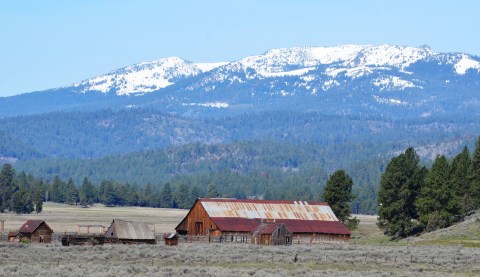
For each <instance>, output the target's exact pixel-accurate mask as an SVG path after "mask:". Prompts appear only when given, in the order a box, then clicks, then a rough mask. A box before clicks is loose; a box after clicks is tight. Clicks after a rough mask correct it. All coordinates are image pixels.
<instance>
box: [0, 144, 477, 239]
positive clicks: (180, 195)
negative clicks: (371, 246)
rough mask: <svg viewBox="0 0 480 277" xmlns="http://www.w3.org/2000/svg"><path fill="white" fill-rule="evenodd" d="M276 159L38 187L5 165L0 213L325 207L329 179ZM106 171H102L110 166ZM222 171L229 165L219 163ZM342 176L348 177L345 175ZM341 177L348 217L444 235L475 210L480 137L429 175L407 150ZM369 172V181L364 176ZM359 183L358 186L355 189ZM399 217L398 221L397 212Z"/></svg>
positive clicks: (401, 233) (388, 228)
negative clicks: (287, 202)
mask: <svg viewBox="0 0 480 277" xmlns="http://www.w3.org/2000/svg"><path fill="white" fill-rule="evenodd" d="M252 145H253V144H252ZM255 145H258V144H255ZM211 147H214V146H209V145H202V144H194V145H190V146H189V148H188V149H189V151H188V152H185V153H184V156H182V155H180V156H179V158H178V159H179V160H182V159H185V158H186V157H190V158H191V157H196V156H197V157H205V156H210V155H213V154H214V153H215V151H213V149H211ZM264 147H265V148H268V147H267V146H264ZM254 149H255V148H250V149H249V150H250V151H254ZM293 150H295V148H293V149H292V151H293ZM305 151H306V152H308V153H311V154H312V155H315V154H318V153H315V152H312V151H313V149H305ZM238 152H239V150H238V149H237V153H238ZM161 153H163V154H162V155H164V154H165V153H164V152H161ZM207 153H208V155H207ZM222 153H225V151H222ZM272 153H273V151H272V152H268V151H266V152H264V153H262V154H264V155H266V156H265V158H266V159H267V160H268V161H271V163H273V164H275V163H277V162H280V161H283V160H284V159H282V158H279V159H278V160H276V159H270V158H268V157H269V156H268V155H272ZM296 154H297V155H299V156H303V155H305V153H296ZM177 155H179V154H178V153H177ZM278 155H279V157H282V155H285V156H288V157H290V160H289V162H288V163H286V164H281V170H278V171H274V170H271V169H268V168H260V167H259V166H258V164H256V163H254V162H252V163H253V166H251V167H249V168H248V169H247V170H243V171H241V170H232V166H231V165H230V166H228V167H226V168H217V166H220V165H217V164H215V163H209V162H207V163H205V164H203V165H202V164H201V163H199V162H198V161H196V162H193V164H195V166H196V167H200V168H202V167H205V170H204V171H198V172H197V173H196V174H177V175H176V176H173V177H172V178H171V179H170V181H168V182H165V183H161V182H147V183H145V184H137V183H129V182H128V181H126V182H125V181H121V180H118V179H117V180H115V179H104V180H99V181H95V182H92V181H91V180H90V179H89V178H87V177H83V179H82V180H81V181H80V182H76V181H75V180H74V178H73V176H70V177H68V178H63V179H62V178H60V177H59V176H58V175H56V176H55V177H54V178H53V179H43V178H39V177H35V175H28V174H26V173H25V172H23V171H22V172H20V173H19V174H17V173H16V172H15V170H14V169H13V167H12V166H11V165H10V164H4V165H3V167H2V171H1V174H0V191H1V193H2V198H1V203H0V204H1V206H0V207H1V211H2V212H3V211H14V212H17V213H30V212H33V211H34V210H35V211H37V212H40V211H41V209H42V208H41V207H42V202H43V201H53V202H57V203H66V204H71V205H82V206H88V205H92V204H93V203H103V204H105V205H107V206H148V207H164V208H183V209H187V208H190V207H191V205H192V204H193V203H194V201H195V200H196V199H197V198H198V197H234V198H259V199H297V200H305V201H310V200H322V201H324V200H325V199H323V196H324V195H325V194H324V192H325V185H326V184H328V182H327V181H328V178H329V175H328V173H327V172H326V171H324V170H322V169H320V168H319V167H315V166H313V165H309V167H306V168H303V169H302V170H300V169H299V164H301V163H302V162H301V161H302V160H301V159H299V160H296V159H295V157H296V155H295V153H294V152H291V153H289V152H286V153H281V154H279V153H278ZM262 156H263V155H262ZM217 158H218V157H217ZM157 162H158V160H157ZM105 163H106V164H108V160H106V161H105ZM156 164H162V163H156ZM221 164H222V165H223V164H228V163H225V161H224V162H222V163H221ZM78 166H81V164H79V165H78ZM190 166H191V165H190ZM212 166H213V168H212ZM277 166H278V165H277V164H275V167H277ZM99 167H101V166H99ZM177 170H178V169H177ZM188 170H189V167H188V166H186V167H184V169H183V171H185V172H186V171H188ZM190 170H191V168H190ZM185 172H183V173H185ZM341 172H343V173H344V174H347V173H345V171H343V170H342V171H341ZM347 172H348V174H349V175H347V176H353V177H352V179H349V180H350V181H349V182H352V183H353V184H351V185H350V186H352V187H353V190H352V192H353V194H352V197H351V198H350V207H349V209H351V210H352V211H353V212H354V213H369V214H374V213H377V212H378V213H379V218H380V221H379V226H380V227H381V228H382V229H383V230H384V231H385V232H386V233H387V234H388V235H390V236H392V237H405V236H408V235H411V234H415V233H418V232H420V231H422V230H426V231H432V230H435V229H438V228H444V227H447V226H450V225H451V224H453V223H455V222H458V221H460V220H462V219H463V218H464V217H465V216H466V215H468V214H470V213H471V212H473V211H474V210H476V209H478V208H480V201H479V200H478V199H480V137H479V138H478V140H477V142H476V145H475V149H474V151H473V155H472V154H470V151H469V149H468V148H467V147H464V148H463V150H462V151H461V152H460V153H459V154H457V155H456V156H454V157H453V158H452V159H450V160H448V159H447V158H446V157H445V156H444V155H438V156H437V157H436V159H435V160H434V162H433V164H432V165H431V166H428V167H427V166H426V165H421V164H420V159H419V156H418V154H417V153H416V152H415V150H414V149H413V148H408V149H407V150H406V151H405V152H404V153H401V154H399V155H398V156H396V157H393V158H392V159H391V160H390V161H389V162H388V163H387V164H386V167H385V168H384V164H383V163H382V162H381V161H378V164H375V163H372V164H371V165H367V164H363V165H358V166H356V167H352V168H351V169H350V170H349V171H347ZM371 172H375V174H372V175H369V174H368V173H371ZM179 173H182V171H180V172H179ZM330 177H332V176H330ZM348 178H350V177H348ZM372 178H377V179H376V180H374V179H372ZM359 182H363V184H362V185H359ZM372 182H375V186H371V185H369V184H371V183H372ZM377 190H379V191H378V198H377ZM377 199H378V200H377ZM352 200H353V201H352ZM399 209H400V211H401V213H399V212H398V211H399Z"/></svg>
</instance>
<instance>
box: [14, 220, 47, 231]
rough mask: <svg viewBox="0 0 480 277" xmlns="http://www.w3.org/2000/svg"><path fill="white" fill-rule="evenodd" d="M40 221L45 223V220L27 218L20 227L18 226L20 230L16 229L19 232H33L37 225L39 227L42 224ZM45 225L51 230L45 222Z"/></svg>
mask: <svg viewBox="0 0 480 277" xmlns="http://www.w3.org/2000/svg"><path fill="white" fill-rule="evenodd" d="M42 223H45V221H43V220H37V219H29V220H27V222H25V223H23V225H22V227H20V230H18V232H19V233H24V234H31V233H33V232H35V231H36V230H37V229H38V227H40V226H41V225H42ZM45 226H46V227H47V228H48V229H49V230H50V231H51V232H53V231H52V229H51V228H50V226H48V225H47V223H45Z"/></svg>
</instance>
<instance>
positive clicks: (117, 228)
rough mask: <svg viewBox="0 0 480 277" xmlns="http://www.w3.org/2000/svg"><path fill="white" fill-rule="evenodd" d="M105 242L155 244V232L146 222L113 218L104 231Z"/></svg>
mask: <svg viewBox="0 0 480 277" xmlns="http://www.w3.org/2000/svg"><path fill="white" fill-rule="evenodd" d="M105 243H125V244H141V243H147V244H155V243H156V242H155V232H154V229H153V226H152V225H150V224H147V223H143V222H133V221H125V220H120V219H114V220H113V222H112V224H111V225H110V227H108V229H107V231H106V232H105Z"/></svg>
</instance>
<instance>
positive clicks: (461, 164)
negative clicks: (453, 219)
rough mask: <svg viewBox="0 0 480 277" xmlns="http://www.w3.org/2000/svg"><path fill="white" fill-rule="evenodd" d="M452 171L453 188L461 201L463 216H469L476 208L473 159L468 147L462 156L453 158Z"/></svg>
mask: <svg viewBox="0 0 480 277" xmlns="http://www.w3.org/2000/svg"><path fill="white" fill-rule="evenodd" d="M451 169H452V174H451V183H452V188H453V190H454V193H455V196H456V197H457V199H458V201H460V207H461V214H462V215H467V214H469V213H470V212H472V211H473V210H474V209H475V207H474V203H473V198H472V195H471V179H470V177H471V175H472V174H471V170H472V159H471V158H470V152H469V151H468V148H467V147H466V146H465V147H464V148H463V150H462V152H461V153H460V154H458V155H457V156H455V157H454V158H453V160H452V166H451Z"/></svg>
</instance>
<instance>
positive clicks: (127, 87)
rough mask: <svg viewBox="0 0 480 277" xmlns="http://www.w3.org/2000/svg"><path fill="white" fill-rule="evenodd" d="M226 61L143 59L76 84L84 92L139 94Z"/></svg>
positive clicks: (162, 86) (174, 58) (208, 69)
mask: <svg viewBox="0 0 480 277" xmlns="http://www.w3.org/2000/svg"><path fill="white" fill-rule="evenodd" d="M224 64H225V63H196V64H194V63H191V62H188V61H186V60H183V59H180V58H177V57H172V58H164V59H160V60H156V61H152V62H142V63H138V64H135V65H131V66H127V67H125V68H122V69H118V70H116V71H113V72H111V73H108V74H105V75H101V76H98V77H94V78H91V79H88V80H85V81H82V82H81V83H77V84H74V86H76V87H79V86H80V87H82V92H84V93H85V92H88V91H100V92H104V93H106V92H110V91H115V93H116V94H117V95H126V94H136V93H144V92H151V91H154V90H159V89H162V88H165V87H168V86H170V85H173V84H174V83H175V80H176V79H181V78H187V77H191V76H195V75H198V74H199V73H203V72H206V71H210V70H212V69H214V68H216V67H218V66H222V65H224Z"/></svg>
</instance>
